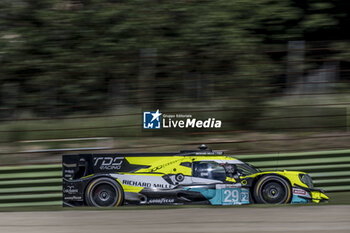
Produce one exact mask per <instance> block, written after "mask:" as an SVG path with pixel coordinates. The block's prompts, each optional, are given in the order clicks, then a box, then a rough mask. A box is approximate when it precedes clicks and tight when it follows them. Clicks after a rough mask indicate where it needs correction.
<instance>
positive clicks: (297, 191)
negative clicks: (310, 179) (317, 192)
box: [293, 189, 307, 196]
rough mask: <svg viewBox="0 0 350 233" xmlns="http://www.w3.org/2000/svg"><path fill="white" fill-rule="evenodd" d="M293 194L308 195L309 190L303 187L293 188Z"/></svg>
mask: <svg viewBox="0 0 350 233" xmlns="http://www.w3.org/2000/svg"><path fill="white" fill-rule="evenodd" d="M293 194H295V195H299V196H307V192H306V191H305V190H302V189H293Z"/></svg>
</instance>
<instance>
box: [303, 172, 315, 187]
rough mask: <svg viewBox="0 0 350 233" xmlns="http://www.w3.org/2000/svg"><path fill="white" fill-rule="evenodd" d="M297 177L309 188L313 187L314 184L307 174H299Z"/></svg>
mask: <svg viewBox="0 0 350 233" xmlns="http://www.w3.org/2000/svg"><path fill="white" fill-rule="evenodd" d="M299 179H300V180H301V182H303V183H304V184H306V185H307V186H308V187H309V188H314V184H313V183H312V179H311V177H310V176H309V175H308V174H299Z"/></svg>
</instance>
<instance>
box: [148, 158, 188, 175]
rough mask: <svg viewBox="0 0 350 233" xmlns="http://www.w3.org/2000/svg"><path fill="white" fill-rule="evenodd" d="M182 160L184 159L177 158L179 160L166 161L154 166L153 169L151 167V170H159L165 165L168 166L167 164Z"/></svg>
mask: <svg viewBox="0 0 350 233" xmlns="http://www.w3.org/2000/svg"><path fill="white" fill-rule="evenodd" d="M181 160H182V159H177V160H173V161H170V162H168V163H164V164H161V165H158V166H156V167H154V168H152V169H151V172H155V171H157V170H159V169H162V168H163V167H166V166H169V165H171V164H174V163H177V162H179V161H181Z"/></svg>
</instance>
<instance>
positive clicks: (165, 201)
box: [147, 198, 175, 204]
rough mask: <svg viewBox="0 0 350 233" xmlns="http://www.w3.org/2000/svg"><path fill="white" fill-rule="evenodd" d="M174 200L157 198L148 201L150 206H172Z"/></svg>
mask: <svg viewBox="0 0 350 233" xmlns="http://www.w3.org/2000/svg"><path fill="white" fill-rule="evenodd" d="M174 202H175V200H174V199H168V198H155V199H149V200H148V201H147V203H148V204H171V203H174Z"/></svg>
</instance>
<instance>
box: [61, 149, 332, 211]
mask: <svg viewBox="0 0 350 233" xmlns="http://www.w3.org/2000/svg"><path fill="white" fill-rule="evenodd" d="M62 167H63V206H71V207H73V206H94V207H113V206H121V205H152V204H153V205H155V204H158V205H162V204H163V205H164V204H166V205H169V204H172V205H182V204H210V205H242V204H252V203H258V204H283V203H309V202H314V203H319V202H323V201H326V200H328V197H327V196H326V195H325V193H324V192H323V191H322V190H320V189H315V188H314V187H313V183H312V180H311V177H310V176H309V175H308V174H306V173H304V172H299V171H271V172H261V171H259V170H258V169H256V168H254V167H253V166H251V165H249V164H248V163H245V162H243V161H240V160H238V159H235V158H234V157H233V156H229V155H227V156H226V155H224V154H223V152H220V151H212V150H209V149H208V148H207V147H206V146H205V145H202V146H200V147H199V150H193V151H180V152H178V153H112V154H77V155H64V156H63V159H62Z"/></svg>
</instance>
